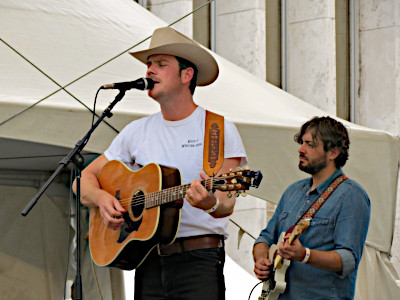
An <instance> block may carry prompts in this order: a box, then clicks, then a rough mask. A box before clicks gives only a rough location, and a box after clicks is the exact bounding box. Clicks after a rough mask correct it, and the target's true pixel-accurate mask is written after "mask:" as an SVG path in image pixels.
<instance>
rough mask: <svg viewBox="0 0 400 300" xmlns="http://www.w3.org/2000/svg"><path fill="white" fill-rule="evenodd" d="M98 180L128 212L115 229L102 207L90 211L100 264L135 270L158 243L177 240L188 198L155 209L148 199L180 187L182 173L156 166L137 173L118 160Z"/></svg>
mask: <svg viewBox="0 0 400 300" xmlns="http://www.w3.org/2000/svg"><path fill="white" fill-rule="evenodd" d="M98 181H99V183H100V187H101V189H103V190H105V191H107V192H109V193H110V194H111V195H114V196H115V197H116V198H117V199H119V200H120V203H121V204H122V206H123V207H124V208H125V209H126V211H127V213H126V214H124V216H123V218H124V220H125V223H124V225H123V226H122V227H121V228H120V229H119V230H112V229H110V228H108V227H107V226H106V225H105V224H104V223H103V221H102V219H101V216H100V212H99V209H98V207H92V208H91V209H90V223H89V243H90V252H91V255H92V258H93V260H94V262H95V263H96V264H97V265H99V266H107V267H118V268H121V269H124V270H132V269H135V268H137V267H138V266H139V265H140V264H141V263H142V262H143V261H144V260H145V258H146V257H147V255H148V254H149V253H150V251H151V250H152V249H153V248H154V247H155V246H156V245H157V244H159V243H162V244H169V243H172V242H173V241H174V240H175V237H176V234H177V231H178V228H179V222H180V215H181V208H182V205H183V196H184V195H182V198H181V199H178V200H176V201H173V202H169V203H165V204H162V205H159V206H155V207H151V208H147V207H146V204H145V201H144V199H145V195H147V194H149V193H154V192H157V191H161V190H163V189H165V188H169V187H174V186H177V185H180V184H181V175H180V172H179V170H177V169H174V168H168V167H164V166H160V165H157V164H153V163H152V164H149V165H146V166H145V167H143V168H142V169H140V170H139V171H137V172H135V171H131V170H130V169H129V168H128V167H127V166H126V165H125V164H123V163H121V162H119V161H116V160H114V161H110V162H108V163H107V164H106V165H105V166H104V167H103V168H102V169H101V171H100V173H99V174H98Z"/></svg>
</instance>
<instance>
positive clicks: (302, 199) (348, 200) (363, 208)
mask: <svg viewBox="0 0 400 300" xmlns="http://www.w3.org/2000/svg"><path fill="white" fill-rule="evenodd" d="M339 175H343V171H342V170H341V169H338V170H336V171H335V172H334V173H333V174H332V176H331V177H329V178H328V179H327V180H326V181H324V182H323V183H321V184H320V185H319V186H317V188H316V189H314V190H313V191H311V192H310V188H311V185H312V179H311V178H307V179H303V180H300V181H297V182H295V183H293V184H292V185H290V186H289V187H288V188H287V190H286V191H285V192H284V194H283V195H282V198H281V200H280V202H279V204H278V206H277V209H276V211H275V213H274V215H273V217H272V219H271V220H270V222H269V223H268V225H267V227H266V228H265V229H264V230H263V231H261V233H260V236H259V237H258V238H257V239H256V241H255V244H257V243H266V244H268V245H272V244H276V243H277V242H278V239H279V236H280V234H281V232H284V231H287V230H288V229H289V228H290V227H291V226H292V225H294V224H295V223H296V222H297V220H298V219H299V218H300V217H301V216H302V215H303V214H304V213H305V212H306V210H307V209H308V208H309V207H310V206H311V204H312V203H313V202H314V200H315V199H317V198H318V197H319V195H320V194H321V193H322V192H323V191H324V190H325V189H326V187H328V186H329V184H330V183H331V181H332V180H334V179H335V178H336V177H337V176H339ZM369 217H370V200H369V197H368V195H367V193H366V192H365V190H364V189H363V188H362V187H361V186H360V185H359V184H358V183H357V182H355V181H354V180H351V179H347V180H346V181H344V182H343V183H342V184H340V185H339V187H338V188H337V189H336V190H335V191H334V192H333V194H331V196H330V197H329V198H328V200H326V202H325V203H324V204H323V205H322V207H321V208H320V209H319V211H318V212H317V213H316V214H315V215H314V217H313V219H312V220H311V222H310V226H309V227H308V229H307V230H306V231H305V232H304V233H302V234H301V235H300V238H299V239H300V242H301V243H302V245H303V246H304V247H308V248H310V249H316V250H321V251H332V250H333V251H336V252H337V253H338V254H339V255H340V257H341V259H342V264H343V269H342V272H341V273H335V272H332V271H325V270H322V269H319V268H316V267H313V266H311V265H309V264H302V263H300V262H298V261H292V262H291V264H290V267H289V268H288V270H287V271H286V282H287V286H286V290H285V292H284V293H283V294H282V295H280V297H279V299H285V300H286V299H293V300H294V299H295V300H300V299H307V300H316V299H321V300H322V299H324V300H327V299H353V297H354V290H355V283H356V276H357V268H358V264H359V262H360V259H361V255H362V252H363V247H364V243H365V239H366V236H367V231H368V225H369ZM311 260H312V255H311Z"/></svg>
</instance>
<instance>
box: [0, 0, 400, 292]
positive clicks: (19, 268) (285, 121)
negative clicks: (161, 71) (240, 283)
mask: <svg viewBox="0 0 400 300" xmlns="http://www.w3.org/2000/svg"><path fill="white" fill-rule="evenodd" d="M162 26H166V24H165V23H164V22H163V21H161V20H160V19H158V18H157V17H155V16H154V15H152V14H151V13H150V12H148V11H147V10H145V9H143V8H142V7H141V6H139V5H137V4H136V3H134V2H133V1H130V0H80V1H78V0H70V1H62V0H47V1H46V0H35V1H29V0H26V1H11V0H3V1H1V2H0V38H1V43H0V61H1V68H0V149H1V150H0V208H1V209H0V214H1V218H0V226H1V228H2V230H3V233H2V235H1V237H0V265H2V266H6V267H5V268H1V269H0V278H1V281H2V284H1V288H0V292H1V293H2V295H7V298H8V299H31V298H30V297H32V299H38V298H37V295H38V293H42V294H41V299H55V298H59V297H61V296H60V295H61V293H62V290H63V282H64V275H65V274H64V272H65V271H66V265H67V263H66V257H67V253H68V250H67V247H68V243H69V241H67V238H66V236H67V232H66V229H67V226H68V218H67V215H68V205H67V201H68V189H67V185H68V180H63V177H60V179H59V180H58V182H57V183H55V184H54V185H53V186H52V187H51V189H49V190H48V191H47V192H46V194H45V195H44V196H43V197H42V198H41V199H40V201H39V203H38V205H37V206H35V207H34V209H33V210H32V212H31V213H30V214H29V215H28V217H26V218H23V217H21V215H20V212H21V210H22V209H23V207H24V206H25V205H26V204H27V203H28V202H29V200H30V199H31V198H32V197H33V196H34V195H35V194H36V192H37V190H38V187H40V186H41V185H42V184H43V182H44V181H45V179H47V177H48V176H49V174H51V171H52V170H54V169H56V168H57V162H58V161H59V160H60V159H61V158H62V157H63V155H65V154H67V153H68V149H71V148H73V147H74V145H75V143H76V142H77V141H78V140H80V139H81V138H82V137H83V135H84V134H85V133H86V132H87V131H88V129H89V128H90V124H91V112H90V111H89V110H88V109H87V108H85V107H84V106H83V104H85V105H86V106H87V107H92V106H93V99H94V95H95V92H96V89H97V88H98V87H100V86H101V85H103V84H105V83H111V82H119V81H128V80H133V79H136V78H138V77H142V76H144V74H145V66H144V65H143V64H141V63H140V62H138V61H136V60H135V59H134V58H132V57H131V56H130V55H129V54H127V53H126V51H127V50H128V49H131V48H133V46H134V45H136V44H139V43H140V45H139V46H138V47H135V49H137V50H140V49H144V48H146V47H147V45H148V41H149V40H147V41H146V42H144V43H141V42H142V41H144V40H146V39H147V38H148V37H149V36H150V35H151V34H152V32H153V30H154V29H155V28H157V27H162ZM119 54H122V55H119ZM213 55H214V56H215V57H216V59H217V61H218V63H219V65H220V76H219V78H218V79H217V81H216V82H215V83H214V84H212V85H211V86H209V87H202V88H197V90H196V92H195V101H196V102H197V103H198V104H200V105H202V106H203V107H205V108H206V109H209V110H212V111H214V112H217V113H220V114H223V115H224V116H225V117H226V118H227V119H229V120H231V121H233V122H235V123H236V124H237V126H238V129H239V131H240V133H241V135H242V138H243V141H244V143H245V147H246V151H247V153H248V157H249V161H250V163H249V165H250V167H251V168H253V169H260V170H262V172H263V174H264V181H263V182H262V184H261V186H260V188H259V189H258V190H252V191H250V193H251V194H253V195H255V196H257V197H259V198H261V199H265V200H268V201H271V202H274V203H276V202H277V201H278V200H279V198H280V195H281V193H282V192H283V190H284V189H285V187H286V186H287V185H288V184H290V183H291V182H293V181H294V180H297V179H299V178H301V177H302V176H304V175H303V174H302V173H301V172H299V171H298V170H297V155H296V147H297V146H296V144H295V143H294V142H293V135H294V133H295V132H296V131H297V129H298V127H299V126H300V125H301V124H302V123H303V122H305V121H307V120H308V119H310V118H311V117H313V116H315V115H327V113H326V112H324V111H321V110H319V109H317V108H315V107H313V106H311V105H309V104H307V103H305V102H303V101H301V100H300V99H298V98H296V97H294V96H291V95H290V94H288V93H285V92H284V91H282V90H280V89H278V88H276V87H273V86H271V85H269V84H268V83H266V82H264V81H262V80H260V79H257V78H256V77H254V76H252V75H250V74H249V73H247V72H245V71H243V70H242V69H240V68H238V67H236V66H235V65H233V64H232V63H230V62H228V61H227V60H225V59H223V58H222V57H220V56H218V55H216V54H213ZM61 87H64V89H61ZM116 94H117V92H116V91H102V92H101V93H100V94H99V97H98V104H97V110H96V111H97V113H98V114H101V112H102V111H103V110H104V109H105V108H106V107H107V105H108V104H109V102H111V101H112V100H113V99H114V97H115V95H116ZM40 100H42V101H41V102H40V103H39V104H37V102H38V101H40ZM78 100H79V101H80V102H78ZM82 103H83V104H82ZM32 105H34V107H32V108H30V109H28V110H26V111H25V109H26V108H28V107H30V106H32ZM158 109H159V107H158V105H157V104H156V103H155V102H154V101H151V100H150V99H149V98H148V97H147V96H146V93H144V92H139V91H130V92H128V93H127V94H126V96H125V97H124V99H123V101H121V102H120V103H118V104H117V105H116V107H115V108H114V110H113V113H114V116H113V117H112V118H111V119H107V122H108V123H109V124H111V125H112V126H113V128H115V129H117V130H121V129H122V128H123V127H124V126H125V125H126V124H127V123H128V122H130V121H132V120H134V119H137V118H140V117H142V116H145V115H148V114H150V113H154V112H156V111H158ZM20 112H23V113H21V114H19V113H20ZM14 116H15V117H14ZM346 124H347V125H348V126H349V128H350V134H351V147H350V148H351V149H350V160H349V162H348V164H347V165H346V167H345V172H346V174H347V175H348V176H350V177H351V178H354V179H355V180H357V181H358V182H360V183H361V185H363V186H364V187H365V189H366V190H367V192H368V194H369V196H370V198H371V202H372V216H371V224H370V229H369V234H368V238H367V245H366V247H365V254H364V257H363V261H362V263H361V266H360V272H359V277H358V284H357V297H358V299H377V298H380V299H397V298H398V297H399V295H400V288H399V287H397V286H396V284H395V280H396V279H397V275H396V273H395V271H394V269H393V267H392V265H391V264H390V262H389V260H388V257H389V255H390V247H391V243H392V237H393V230H394V228H393V227H394V213H395V203H396V190H397V174H398V163H399V140H398V138H396V137H393V136H391V135H389V134H387V133H385V132H381V131H377V130H372V129H368V128H364V127H361V126H357V125H354V124H351V123H347V122H346ZM113 128H111V127H110V126H109V125H107V124H104V123H103V124H102V125H100V126H99V128H98V129H97V130H96V131H95V133H94V134H93V136H92V137H91V139H90V141H89V143H88V145H87V147H86V148H85V150H86V151H91V152H96V153H101V152H102V151H104V150H105V149H106V147H107V146H108V144H109V143H110V142H111V140H112V139H113V138H114V137H115V135H116V130H115V129H113ZM34 156H46V157H45V158H44V157H35V158H32V157H34ZM49 156H54V157H49ZM22 157H30V158H22ZM17 158H18V159H17ZM90 159H91V156H90V155H89V156H87V157H86V161H88V160H90ZM66 177H68V176H66ZM85 229H86V228H84V229H83V231H85ZM260 230H261V228H260ZM248 247H249V248H251V247H252V245H248ZM82 251H83V252H84V254H85V256H84V270H83V271H84V276H87V277H86V279H87V280H84V284H85V286H84V293H86V295H93V297H92V298H90V297H89V299H94V298H97V290H96V288H95V281H94V280H93V275H91V274H92V273H91V271H90V264H89V263H88V253H87V251H88V250H87V245H85V247H84V249H83V250H82ZM64 258H65V260H64ZM6 262H8V263H7V264H6ZM96 271H97V275H98V276H99V281H100V282H101V287H102V289H103V290H104V291H105V292H104V293H105V295H106V297H105V298H106V299H123V298H122V297H123V296H121V295H122V294H123V287H122V286H120V284H121V278H120V273H119V272H116V271H115V270H111V269H105V268H102V269H100V268H96ZM70 277H71V275H70ZM89 278H90V279H89ZM60 282H62V283H61V284H60ZM33 291H34V292H33ZM30 295H31V296H30ZM95 295H96V296H95Z"/></svg>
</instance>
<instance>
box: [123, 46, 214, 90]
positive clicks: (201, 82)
mask: <svg viewBox="0 0 400 300" xmlns="http://www.w3.org/2000/svg"><path fill="white" fill-rule="evenodd" d="M129 54H131V55H132V56H134V57H135V58H137V59H138V60H140V61H141V62H143V63H145V64H147V59H148V57H149V56H151V55H155V54H168V55H174V56H179V57H182V58H184V59H186V60H188V61H190V62H192V63H193V64H194V65H195V66H196V67H197V69H198V75H197V85H198V86H205V85H209V84H211V83H213V82H214V81H215V80H216V79H217V77H218V74H219V69H218V64H217V62H216V61H215V59H214V57H213V56H212V55H211V54H210V53H208V51H206V50H205V49H203V48H201V47H200V46H197V45H190V44H187V43H173V44H168V45H163V46H159V47H154V48H151V49H147V50H142V51H137V52H130V53H129Z"/></svg>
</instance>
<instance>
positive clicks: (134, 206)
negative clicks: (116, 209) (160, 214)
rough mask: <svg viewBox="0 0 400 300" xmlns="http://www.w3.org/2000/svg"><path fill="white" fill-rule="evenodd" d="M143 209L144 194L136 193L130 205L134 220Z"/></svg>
mask: <svg viewBox="0 0 400 300" xmlns="http://www.w3.org/2000/svg"><path fill="white" fill-rule="evenodd" d="M143 209H144V193H143V192H142V191H139V192H137V193H136V194H135V195H134V196H133V198H132V203H131V210H132V215H133V217H134V218H139V217H140V215H141V214H142V212H143Z"/></svg>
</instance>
